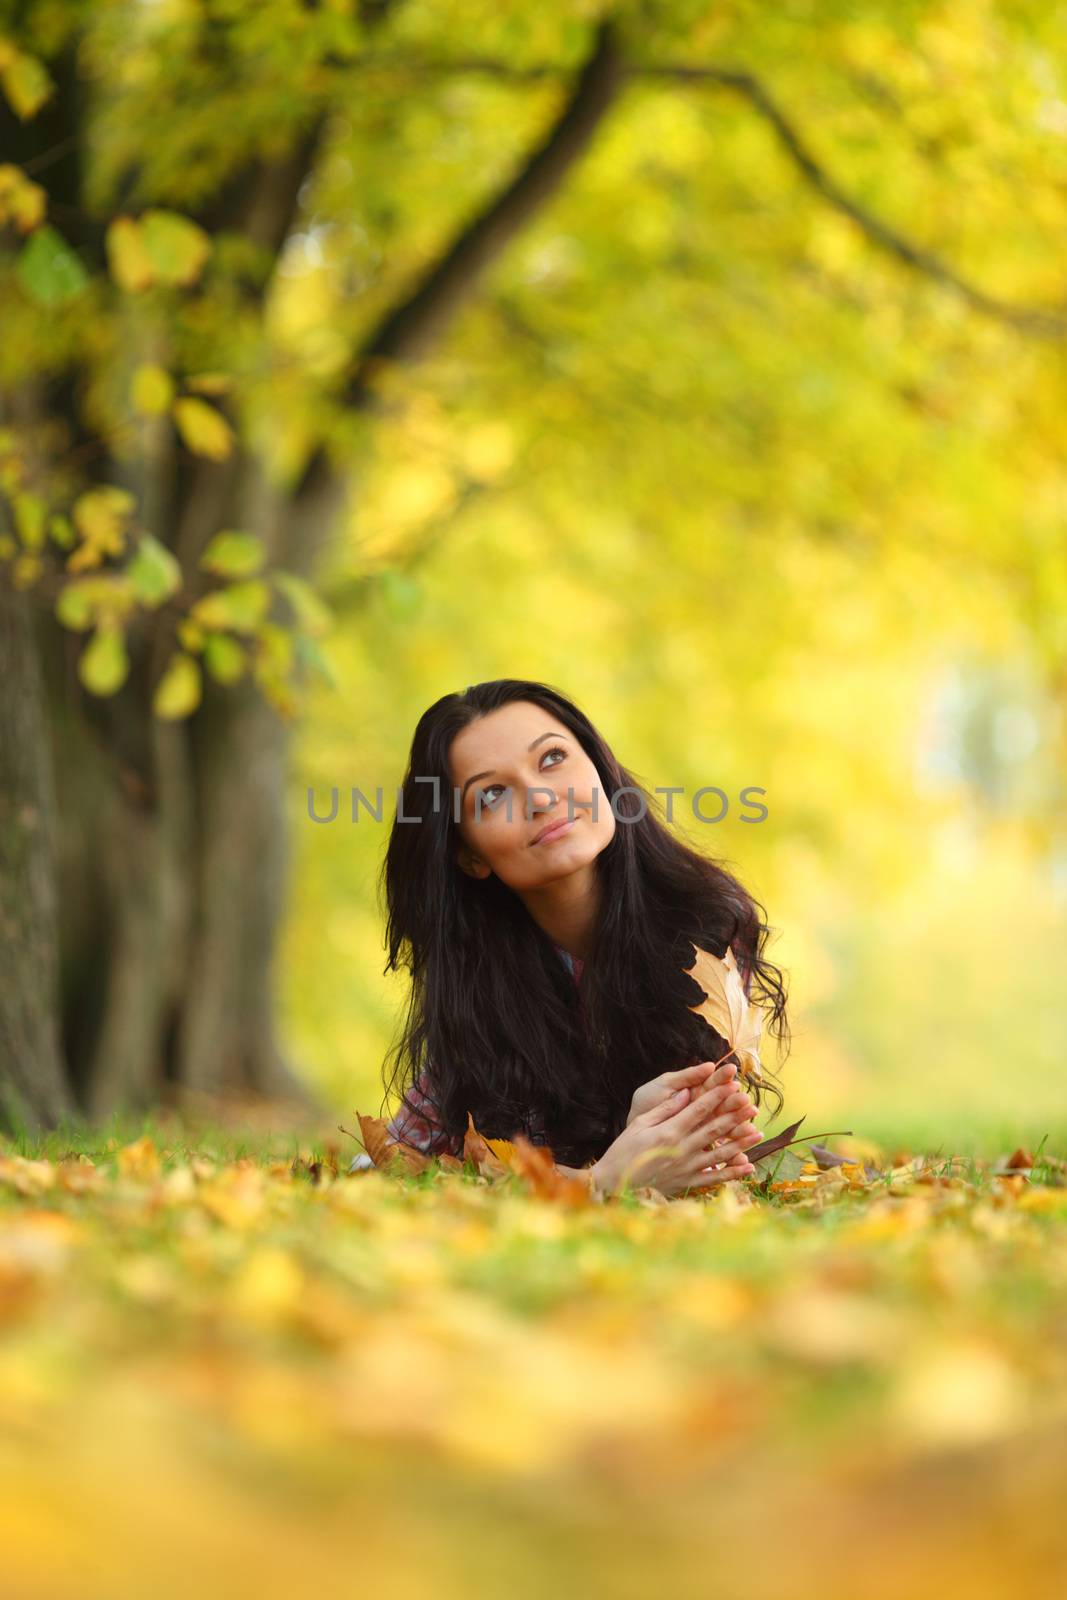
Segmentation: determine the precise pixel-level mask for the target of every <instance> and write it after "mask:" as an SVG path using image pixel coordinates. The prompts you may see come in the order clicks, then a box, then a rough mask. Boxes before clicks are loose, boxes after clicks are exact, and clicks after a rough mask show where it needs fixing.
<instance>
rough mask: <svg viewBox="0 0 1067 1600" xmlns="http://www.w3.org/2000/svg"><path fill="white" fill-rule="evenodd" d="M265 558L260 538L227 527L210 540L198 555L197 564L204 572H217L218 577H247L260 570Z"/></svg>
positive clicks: (265, 553) (265, 554)
mask: <svg viewBox="0 0 1067 1600" xmlns="http://www.w3.org/2000/svg"><path fill="white" fill-rule="evenodd" d="M266 559H267V552H266V550H265V549H264V547H263V541H262V539H259V538H257V537H256V535H255V534H254V533H239V532H236V531H234V530H230V529H227V530H226V531H225V532H223V533H217V534H216V535H215V537H214V538H213V539H212V540H211V542H210V543H209V544H208V547H207V549H206V550H205V551H204V553H203V555H202V556H201V557H200V561H199V566H200V567H202V568H203V570H204V571H205V572H215V573H217V574H218V575H219V577H220V578H248V577H251V575H252V574H253V573H254V572H258V571H259V570H260V568H261V567H262V565H263V563H264V561H266Z"/></svg>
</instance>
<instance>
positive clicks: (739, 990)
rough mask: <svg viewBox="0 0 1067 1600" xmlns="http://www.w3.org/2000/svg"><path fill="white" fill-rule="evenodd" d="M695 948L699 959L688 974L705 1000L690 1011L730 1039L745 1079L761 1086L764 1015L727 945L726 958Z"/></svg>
mask: <svg viewBox="0 0 1067 1600" xmlns="http://www.w3.org/2000/svg"><path fill="white" fill-rule="evenodd" d="M693 948H694V950H695V951H696V959H695V960H694V961H693V963H692V965H691V966H688V967H686V968H684V971H686V972H688V974H689V976H690V977H691V978H695V979H696V981H697V983H699V985H700V987H701V988H702V989H703V991H704V998H703V1000H702V1001H701V1002H700V1004H699V1005H696V1006H690V1007H689V1010H690V1011H694V1012H696V1014H697V1015H698V1016H701V1017H704V1018H705V1019H706V1020H707V1021H708V1022H709V1023H710V1024H711V1026H712V1027H713V1028H714V1029H715V1032H716V1033H718V1034H721V1036H722V1037H723V1038H724V1039H725V1040H726V1043H727V1044H728V1045H729V1046H730V1050H731V1052H732V1053H733V1055H735V1056H736V1057H737V1063H738V1067H739V1070H740V1073H741V1076H742V1077H745V1078H749V1079H751V1080H753V1081H754V1082H756V1083H759V1082H761V1081H762V1077H763V1073H762V1070H761V1068H760V1058H759V1041H760V1033H761V1032H762V1029H763V1014H762V1012H761V1011H760V1008H759V1007H758V1006H755V1005H753V1004H752V1003H751V1002H750V1001H749V1000H748V998H747V996H746V995H745V986H744V984H743V983H742V981H741V973H740V971H739V970H738V966H737V961H736V960H735V958H734V953H733V950H732V949H730V947H729V946H727V949H726V955H725V956H723V957H720V956H715V955H712V954H711V952H710V951H709V950H702V949H701V948H700V946H699V945H694V946H693Z"/></svg>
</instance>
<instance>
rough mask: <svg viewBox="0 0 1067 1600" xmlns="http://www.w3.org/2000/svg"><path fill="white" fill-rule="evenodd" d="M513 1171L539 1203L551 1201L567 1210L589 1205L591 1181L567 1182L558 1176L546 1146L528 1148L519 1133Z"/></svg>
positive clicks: (527, 1143)
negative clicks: (523, 1181)
mask: <svg viewBox="0 0 1067 1600" xmlns="http://www.w3.org/2000/svg"><path fill="white" fill-rule="evenodd" d="M512 1149H513V1150H514V1162H515V1165H514V1168H513V1170H514V1171H515V1172H517V1173H518V1174H519V1176H520V1177H522V1178H524V1179H525V1180H526V1182H527V1184H528V1185H529V1187H530V1191H531V1193H532V1194H534V1195H536V1196H537V1198H538V1199H539V1200H555V1201H557V1202H560V1203H562V1204H563V1205H568V1206H587V1205H591V1204H592V1201H593V1190H592V1179H591V1178H588V1179H587V1178H570V1177H567V1176H566V1174H564V1173H562V1172H560V1170H559V1168H558V1167H557V1166H556V1162H555V1158H554V1156H553V1154H552V1152H551V1150H549V1149H548V1147H547V1146H546V1145H540V1144H531V1142H530V1140H529V1139H527V1138H525V1137H524V1136H523V1135H522V1134H521V1133H517V1134H516V1135H515V1139H514V1143H513V1145H512Z"/></svg>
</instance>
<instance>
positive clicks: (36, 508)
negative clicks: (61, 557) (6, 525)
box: [11, 494, 45, 550]
mask: <svg viewBox="0 0 1067 1600" xmlns="http://www.w3.org/2000/svg"><path fill="white" fill-rule="evenodd" d="M11 503H12V507H13V509H14V512H15V527H16V528H17V529H18V536H19V539H20V540H21V541H22V544H23V546H24V548H25V549H27V550H39V549H40V548H41V546H42V545H43V544H44V519H45V505H44V501H43V500H42V499H41V498H40V496H39V495H36V494H17V495H15V496H14V498H13V500H12V502H11Z"/></svg>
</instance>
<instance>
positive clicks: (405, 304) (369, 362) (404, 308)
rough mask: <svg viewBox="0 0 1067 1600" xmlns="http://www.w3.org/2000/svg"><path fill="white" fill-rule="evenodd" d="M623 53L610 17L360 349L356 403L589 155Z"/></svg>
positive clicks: (436, 334) (430, 332) (416, 350)
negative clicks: (549, 121) (500, 181)
mask: <svg viewBox="0 0 1067 1600" xmlns="http://www.w3.org/2000/svg"><path fill="white" fill-rule="evenodd" d="M623 78H624V72H623V65H622V59H621V57H620V54H619V49H618V45H617V43H616V40H615V35H614V31H613V29H612V26H611V24H610V23H603V24H602V25H601V27H600V28H599V30H598V32H597V39H596V45H595V47H594V49H593V52H592V54H591V55H590V57H589V59H588V61H587V62H586V64H585V66H584V67H583V68H582V71H581V73H580V74H579V76H578V79H577V81H576V83H575V86H574V90H573V93H572V94H571V96H570V98H569V100H568V101H567V103H566V105H565V106H564V109H563V111H562V113H561V115H560V116H559V118H558V119H557V121H556V122H555V124H554V125H553V127H552V129H551V130H550V132H549V134H548V137H547V138H546V139H545V140H544V141H543V143H542V144H541V145H540V146H539V147H538V148H537V149H536V150H535V151H534V152H533V154H532V155H531V156H530V157H529V159H528V160H527V161H526V163H525V165H524V166H523V167H522V169H521V170H520V172H519V173H518V175H517V176H516V177H515V178H514V179H513V180H512V182H511V183H510V184H509V186H508V187H507V188H506V189H505V190H504V192H503V193H502V194H500V195H498V196H497V198H496V199H495V200H493V201H492V202H491V203H490V204H489V206H487V207H486V209H485V210H484V211H482V212H481V213H480V214H479V215H478V216H476V217H475V218H474V220H473V221H472V222H471V223H469V224H468V226H467V227H466V228H465V229H464V230H463V231H462V232H461V233H460V234H459V236H458V237H457V238H456V239H455V240H454V241H453V243H452V244H451V245H450V246H449V248H448V249H447V250H446V251H445V253H444V254H443V255H442V256H441V257H439V259H438V260H437V261H435V262H434V264H433V265H432V267H431V268H430V269H429V271H428V272H427V273H426V274H425V276H424V277H423V279H422V280H421V282H420V283H418V284H417V285H416V287H415V289H414V290H413V292H412V293H411V294H410V295H409V296H408V298H407V299H406V300H404V301H402V302H401V304H400V305H398V306H396V307H395V308H394V309H393V310H391V311H390V312H388V313H387V315H386V316H385V318H384V319H383V321H382V322H381V323H379V325H378V327H377V328H376V329H375V330H374V331H373V332H372V334H371V335H370V337H369V339H368V340H367V342H366V343H365V344H364V346H363V348H362V350H360V352H359V353H358V355H357V357H356V360H355V362H354V364H353V367H352V370H351V372H350V374H349V378H348V382H347V385H346V389H345V396H344V399H345V403H346V404H347V405H348V406H349V407H350V408H351V409H355V410H361V409H365V408H367V407H368V406H369V404H370V402H371V398H372V397H371V393H370V389H369V386H368V385H369V379H370V376H371V374H372V373H373V371H374V370H375V369H376V368H377V367H378V366H379V365H380V363H381V362H383V361H413V360H416V359H418V357H419V356H421V355H422V354H423V353H424V352H425V351H426V349H427V348H428V347H429V345H430V344H431V343H432V342H433V341H434V340H436V339H439V338H440V337H441V335H442V333H443V332H444V330H445V328H446V327H447V326H448V325H449V323H451V322H452V321H453V320H454V318H455V317H456V315H457V313H458V312H459V311H460V310H461V308H462V307H463V306H464V305H465V304H466V303H467V302H468V301H469V300H470V299H471V297H472V296H473V294H474V292H475V290H476V288H477V286H478V283H479V281H480V279H481V277H482V275H483V273H484V272H485V270H486V268H487V267H489V266H490V265H491V263H492V262H493V261H495V260H497V259H498V258H499V256H500V255H501V254H502V253H503V251H504V249H505V248H506V246H507V245H508V244H509V243H510V242H511V240H512V239H513V238H514V237H515V235H516V234H517V233H518V232H519V231H520V229H521V228H522V227H523V226H524V225H525V224H526V223H527V222H528V221H529V220H530V218H531V217H532V216H534V215H535V213H536V212H537V211H539V210H540V209H541V207H542V206H544V205H545V204H546V202H547V201H548V200H549V199H551V197H552V195H554V194H555V192H556V191H557V189H558V188H559V187H560V185H561V184H562V182H563V180H564V178H565V177H566V175H567V173H568V172H569V171H570V170H571V168H572V167H573V166H574V164H575V163H576V162H577V161H578V160H579V158H580V157H581V156H582V155H583V154H584V152H585V150H586V149H587V147H588V145H589V143H590V141H591V140H592V137H593V135H594V133H595V132H596V129H597V127H598V126H599V124H600V122H601V120H602V118H603V117H604V115H605V113H606V112H607V111H608V109H609V108H610V106H611V105H612V104H613V103H614V101H615V99H616V97H617V95H618V93H619V91H620V89H621V87H622V83H623ZM332 472H333V468H332V467H331V465H330V463H329V461H328V458H327V456H326V453H325V451H324V450H323V449H322V448H321V447H320V448H319V449H318V450H317V451H316V452H315V453H314V455H313V456H312V457H311V459H310V461H309V462H308V465H307V467H306V468H305V470H304V474H303V476H302V478H301V480H300V483H299V485H298V486H297V489H296V499H297V501H298V502H303V501H305V500H307V499H311V498H315V497H317V495H318V494H319V493H320V491H321V490H322V489H323V487H324V486H325V484H326V482H327V481H328V479H329V477H330V476H331V475H332Z"/></svg>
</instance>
